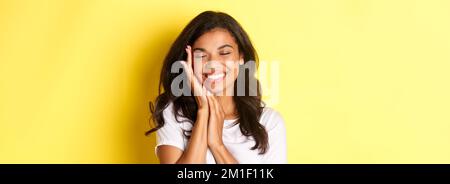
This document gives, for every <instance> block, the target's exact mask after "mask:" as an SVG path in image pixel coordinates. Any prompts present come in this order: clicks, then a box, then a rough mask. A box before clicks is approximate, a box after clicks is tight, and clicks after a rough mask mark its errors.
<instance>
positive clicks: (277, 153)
mask: <svg viewBox="0 0 450 184" xmlns="http://www.w3.org/2000/svg"><path fill="white" fill-rule="evenodd" d="M267 111H269V112H267V113H266V114H265V115H266V116H265V117H264V121H267V123H266V130H267V134H268V137H269V147H268V150H267V152H266V153H265V154H264V156H263V158H264V159H263V162H264V163H266V164H287V146H286V144H287V143H286V127H285V124H284V119H283V117H282V116H281V115H280V113H278V112H277V111H275V110H273V109H268V110H267Z"/></svg>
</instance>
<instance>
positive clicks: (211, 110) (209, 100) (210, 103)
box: [206, 96, 215, 119]
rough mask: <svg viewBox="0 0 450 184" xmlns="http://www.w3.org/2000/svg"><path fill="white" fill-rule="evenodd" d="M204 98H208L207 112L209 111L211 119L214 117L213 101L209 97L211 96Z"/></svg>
mask: <svg viewBox="0 0 450 184" xmlns="http://www.w3.org/2000/svg"><path fill="white" fill-rule="evenodd" d="M206 99H208V106H209V112H210V113H211V115H210V117H211V118H212V119H214V117H215V107H214V104H213V101H212V99H211V96H206Z"/></svg>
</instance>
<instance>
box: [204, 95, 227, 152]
mask: <svg viewBox="0 0 450 184" xmlns="http://www.w3.org/2000/svg"><path fill="white" fill-rule="evenodd" d="M206 97H207V99H208V104H209V120H208V147H210V148H211V149H212V148H217V147H220V146H223V140H222V131H223V122H224V118H225V112H224V111H223V108H222V106H221V105H220V104H219V101H218V100H217V98H216V96H212V95H207V96H206Z"/></svg>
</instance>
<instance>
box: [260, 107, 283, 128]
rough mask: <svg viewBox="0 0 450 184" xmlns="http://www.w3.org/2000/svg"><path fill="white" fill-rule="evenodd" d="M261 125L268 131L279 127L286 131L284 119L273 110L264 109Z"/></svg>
mask: <svg viewBox="0 0 450 184" xmlns="http://www.w3.org/2000/svg"><path fill="white" fill-rule="evenodd" d="M260 123H261V124H262V125H264V127H266V129H267V130H272V129H275V128H277V127H279V128H283V129H284V119H283V117H282V115H281V114H280V112H278V111H277V110H275V109H273V108H271V107H264V109H263V112H262V114H261V118H260Z"/></svg>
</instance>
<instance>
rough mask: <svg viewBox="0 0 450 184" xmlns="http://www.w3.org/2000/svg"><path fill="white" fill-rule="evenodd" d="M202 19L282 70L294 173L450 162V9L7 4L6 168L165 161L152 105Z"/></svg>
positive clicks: (93, 0)
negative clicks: (221, 20) (317, 166)
mask: <svg viewBox="0 0 450 184" xmlns="http://www.w3.org/2000/svg"><path fill="white" fill-rule="evenodd" d="M204 10H221V11H224V12H227V13H229V14H231V15H232V16H233V17H235V18H236V19H237V20H238V21H239V22H240V23H241V24H242V25H243V26H244V28H245V29H246V30H247V32H248V33H249V35H250V36H251V38H252V40H253V42H254V44H255V46H256V48H257V51H258V52H259V55H260V58H261V60H266V61H279V63H280V65H279V66H280V69H281V73H280V80H281V81H280V84H279V86H280V89H279V92H280V96H279V101H278V103H277V104H271V105H272V106H273V107H275V108H276V109H277V110H278V111H280V112H281V114H282V115H283V116H284V119H285V121H286V126H287V137H288V154H289V156H288V159H289V163H450V11H449V10H450V1H446V0H417V1H414V0H308V1H307V0H303V1H280V0H276V1H238V0H232V1H225V0H224V1H188V0H176V1H170V2H169V1H156V0H155V1H151V0H135V1H122V0H65V1H64V0H0V163H157V159H156V157H155V155H154V145H155V136H154V134H153V135H152V136H151V137H145V136H144V132H145V131H146V130H147V129H148V128H149V125H148V122H147V120H148V118H149V112H148V104H147V102H148V101H149V100H153V99H154V98H155V97H156V94H157V83H158V80H159V78H158V75H159V70H160V66H161V61H162V59H163V57H164V55H165V54H166V52H167V50H168V48H169V46H170V44H171V43H172V42H173V41H174V39H175V37H176V36H177V35H178V33H179V32H180V31H181V29H182V28H183V27H184V26H185V25H186V24H187V22H188V21H189V20H191V19H192V18H193V17H194V16H195V15H197V14H198V13H200V12H202V11H204Z"/></svg>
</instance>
